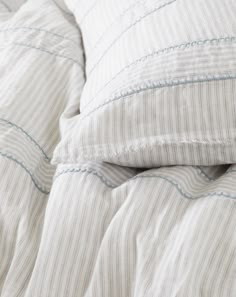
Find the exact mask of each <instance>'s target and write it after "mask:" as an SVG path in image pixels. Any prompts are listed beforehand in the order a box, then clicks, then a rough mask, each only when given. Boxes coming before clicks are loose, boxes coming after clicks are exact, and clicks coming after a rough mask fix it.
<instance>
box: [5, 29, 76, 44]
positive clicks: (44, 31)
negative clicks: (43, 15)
mask: <svg viewBox="0 0 236 297" xmlns="http://www.w3.org/2000/svg"><path fill="white" fill-rule="evenodd" d="M19 30H28V31H36V32H43V33H47V34H50V35H53V36H56V37H59V38H62V39H65V40H69V41H71V42H73V43H74V44H76V45H77V46H78V43H77V42H76V41H74V40H73V39H71V38H69V37H66V36H63V35H61V34H58V33H55V32H52V31H49V30H46V29H43V28H33V27H24V26H22V27H11V28H5V29H0V32H1V33H4V32H15V31H19Z"/></svg>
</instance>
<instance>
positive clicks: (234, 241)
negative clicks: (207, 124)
mask: <svg viewBox="0 0 236 297" xmlns="http://www.w3.org/2000/svg"><path fill="white" fill-rule="evenodd" d="M70 2H71V1H70ZM101 2H104V3H108V1H105V0H104V1H101ZM160 2H161V1H160ZM179 2H181V0H179ZM182 2H183V1H182ZM199 2H201V3H202V4H203V2H204V1H199ZM226 2H227V1H226ZM112 3H113V2H112ZM124 3H126V4H125V5H128V4H127V3H128V2H126V1H121V4H122V5H124ZM139 3H143V5H145V1H139ZM150 3H151V2H150ZM217 3H219V2H217ZM69 4H70V3H69V1H68V3H67V2H65V3H64V2H63V1H51V0H40V1H27V2H26V1H19V0H14V1H13V0H11V1H6V0H5V1H2V0H1V1H0V296H1V297H185V296H186V297H235V296H236V282H235V279H236V232H235V222H236V182H235V181H236V165H234V164H233V163H232V164H224V162H221V163H222V165H218V164H213V165H212V166H204V165H207V164H194V165H193V164H190V165H188V166H176V164H172V165H173V166H162V167H157V166H148V167H147V166H145V167H146V168H142V167H141V166H140V164H144V163H137V166H135V164H134V161H133V162H132V167H129V164H128V163H126V164H124V166H120V165H117V164H114V162H113V163H105V162H102V161H98V160H94V159H92V158H91V160H81V161H75V160H73V162H68V160H67V162H65V160H62V159H61V160H60V158H59V154H58V152H59V148H60V149H63V152H64V153H67V154H68V156H69V155H70V151H71V144H70V143H69V142H68V141H67V140H68V138H70V137H71V132H72V131H73V133H76V132H75V131H76V129H77V128H78V122H79V118H80V116H81V113H82V112H83V111H82V110H81V104H80V102H81V98H83V92H84V89H85V85H86V83H87V80H88V74H87V73H86V69H87V59H88V56H86V53H88V52H89V50H90V49H89V48H88V49H87V50H86V48H87V43H86V38H89V35H88V36H87V37H85V36H84V33H83V30H81V28H80V23H82V24H85V23H86V18H91V19H92V18H94V16H93V14H92V11H93V10H92V9H95V7H96V6H97V5H98V2H96V1H95V2H93V1H81V5H82V4H83V5H84V8H85V11H84V13H83V16H81V18H78V12H77V10H73V7H71V5H69ZM228 4H232V5H233V4H234V3H233V1H231V2H230V1H228ZM132 5H135V4H134V3H132V4H130V7H132ZM105 7H106V6H105ZM228 7H229V6H228ZM232 7H233V6H232ZM147 8H148V7H147ZM119 9H120V8H119ZM126 9H128V7H126ZM116 13H117V14H119V13H120V11H119V10H117V12H116ZM74 16H76V18H77V19H76V18H75V17H74ZM106 21H107V22H112V21H113V22H114V20H112V19H107V20H106ZM96 29H97V30H99V28H96ZM100 29H102V28H100ZM103 29H104V28H103ZM95 33H96V31H95ZM95 33H93V34H95ZM95 35H96V34H95ZM87 55H88V54H87ZM233 59H234V60H232V63H231V65H234V63H235V58H233ZM230 83H232V84H233V83H234V79H232V80H230ZM86 88H88V87H87V86H86ZM87 90H88V89H87ZM220 90H221V92H222V89H220ZM88 91H89V90H88ZM90 91H91V92H92V91H93V90H90ZM227 95H229V96H233V98H234V97H235V89H231V91H230V93H229V94H228V93H225V95H224V98H228V97H227ZM205 100H207V98H206V99H205ZM233 101H235V100H233ZM225 108H226V109H227V108H228V106H226V107H225ZM222 109H223V106H221V108H219V109H218V112H219V115H222V114H224V110H222ZM232 112H233V111H232ZM219 119H221V117H220V116H219ZM233 123H235V119H234V122H233ZM219 124H220V123H219ZM219 126H220V125H219ZM78 133H79V132H78ZM74 135H75V134H74ZM53 155H54V160H55V161H54V164H52V158H53ZM208 157H209V156H208ZM206 158H207V155H206ZM72 159H73V158H72ZM72 159H71V160H72ZM123 161H124V160H123ZM128 161H129V160H128V159H127V160H126V161H125V162H128ZM115 163H118V162H115ZM225 163H228V162H225ZM145 164H146V165H147V163H145ZM150 164H151V163H150ZM168 165H170V164H168ZM182 165H183V164H182Z"/></svg>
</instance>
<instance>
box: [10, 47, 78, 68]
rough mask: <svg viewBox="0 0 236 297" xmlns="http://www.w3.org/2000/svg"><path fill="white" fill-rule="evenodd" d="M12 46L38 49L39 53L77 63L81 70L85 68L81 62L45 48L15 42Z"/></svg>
mask: <svg viewBox="0 0 236 297" xmlns="http://www.w3.org/2000/svg"><path fill="white" fill-rule="evenodd" d="M12 44H13V45H18V46H24V47H28V48H32V49H36V50H39V51H41V52H44V53H47V54H50V55H52V56H55V57H59V58H64V59H66V60H68V61H72V62H74V63H76V64H77V65H79V66H80V67H81V69H82V70H83V66H82V64H80V62H79V61H77V60H74V59H73V58H70V57H67V56H64V55H61V54H57V53H55V52H51V51H48V50H46V49H44V48H41V47H36V46H32V45H29V44H25V43H20V42H13V43H12Z"/></svg>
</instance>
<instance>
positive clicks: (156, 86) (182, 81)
mask: <svg viewBox="0 0 236 297" xmlns="http://www.w3.org/2000/svg"><path fill="white" fill-rule="evenodd" d="M233 79H236V74H224V75H221V74H215V75H206V76H205V77H203V76H201V77H195V78H191V79H186V78H182V79H174V80H170V81H162V82H161V81H159V82H154V81H149V82H148V83H146V85H145V86H139V87H136V88H133V89H131V91H126V92H124V93H123V94H121V95H118V96H114V97H113V98H112V99H109V100H107V101H106V102H104V103H102V104H100V105H98V106H97V107H96V108H94V109H93V110H91V111H90V112H89V113H87V114H85V115H84V117H83V118H81V120H83V119H85V118H86V117H88V116H90V115H91V114H92V113H94V112H95V111H97V110H98V109H100V108H102V107H104V106H105V105H107V104H110V103H112V102H114V101H118V100H120V99H125V98H127V97H131V96H133V95H136V94H139V93H143V92H145V91H150V90H155V89H160V88H165V87H175V86H179V85H188V84H193V83H204V82H212V81H221V80H222V81H223V80H233Z"/></svg>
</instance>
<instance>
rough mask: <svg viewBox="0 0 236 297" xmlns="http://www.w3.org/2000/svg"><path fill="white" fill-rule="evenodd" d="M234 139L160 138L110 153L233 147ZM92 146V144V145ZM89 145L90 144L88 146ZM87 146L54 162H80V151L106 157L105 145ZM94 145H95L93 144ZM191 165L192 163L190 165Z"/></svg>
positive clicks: (99, 157) (84, 156) (113, 155)
mask: <svg viewBox="0 0 236 297" xmlns="http://www.w3.org/2000/svg"><path fill="white" fill-rule="evenodd" d="M232 141H234V139H233V138H232V139H231V138H225V139H217V138H209V139H204V140H202V139H196V138H195V139H190V140H188V139H182V140H173V141H167V140H158V141H156V142H155V143H153V142H152V143H151V147H150V143H141V144H139V145H135V146H134V145H129V146H127V145H123V146H122V148H121V149H122V150H121V151H116V152H114V153H113V154H110V155H109V159H111V158H114V157H120V156H121V155H123V156H125V155H127V154H130V153H137V152H140V151H143V150H147V149H149V150H150V151H151V150H153V149H156V146H168V145H172V146H175V147H178V146H182V145H191V146H193V145H194V146H203V145H204V146H210V147H213V146H217V147H218V146H224V147H228V146H230V147H232V144H233V142H232ZM90 146H91V145H90ZM87 147H89V146H87ZM87 147H85V149H84V148H83V147H78V148H70V155H71V156H75V154H76V157H75V159H74V157H72V159H71V158H69V159H68V156H66V157H61V158H59V159H58V158H56V157H54V159H53V161H52V162H53V163H54V162H63V163H73V162H75V160H76V162H77V163H78V162H80V161H81V157H78V151H79V152H81V154H80V155H82V158H86V159H91V158H92V159H94V158H95V159H96V160H101V158H103V157H106V156H105V155H104V148H103V147H99V146H96V145H95V151H96V154H95V155H94V154H90V153H88V152H87V151H86V150H87ZM92 147H94V146H92ZM189 166H190V165H189Z"/></svg>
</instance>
